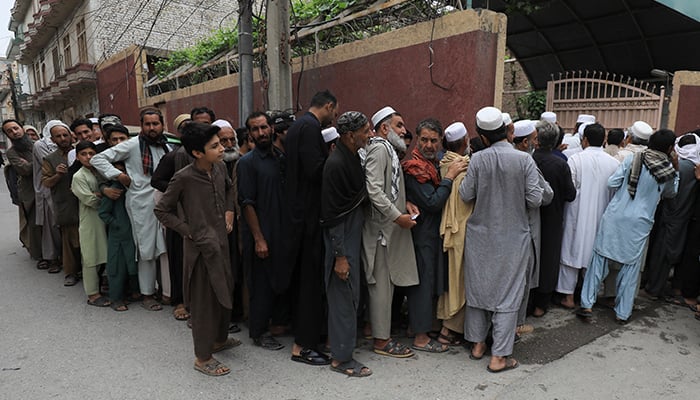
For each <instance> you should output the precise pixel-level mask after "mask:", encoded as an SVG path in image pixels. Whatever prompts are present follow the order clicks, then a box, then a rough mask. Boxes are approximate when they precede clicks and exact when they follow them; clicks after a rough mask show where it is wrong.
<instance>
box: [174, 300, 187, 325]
mask: <svg viewBox="0 0 700 400" xmlns="http://www.w3.org/2000/svg"><path fill="white" fill-rule="evenodd" d="M173 317H174V318H175V319H176V320H178V321H187V320H188V319H190V313H188V312H187V308H185V305H184V304H178V305H177V306H176V307H175V309H174V310H173Z"/></svg>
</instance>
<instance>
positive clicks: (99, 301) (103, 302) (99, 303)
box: [87, 296, 112, 307]
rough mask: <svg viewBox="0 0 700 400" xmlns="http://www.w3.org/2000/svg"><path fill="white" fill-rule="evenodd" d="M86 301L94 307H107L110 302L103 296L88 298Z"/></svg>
mask: <svg viewBox="0 0 700 400" xmlns="http://www.w3.org/2000/svg"><path fill="white" fill-rule="evenodd" d="M87 303H88V304H89V305H91V306H95V307H109V305H110V304H112V303H110V302H109V299H108V298H106V297H104V296H100V297H98V298H96V299H95V300H90V299H88V301H87Z"/></svg>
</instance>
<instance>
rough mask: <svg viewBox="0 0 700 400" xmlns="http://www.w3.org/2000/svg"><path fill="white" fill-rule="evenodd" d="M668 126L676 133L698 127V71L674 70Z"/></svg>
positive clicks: (699, 103) (699, 98) (679, 133)
mask: <svg viewBox="0 0 700 400" xmlns="http://www.w3.org/2000/svg"><path fill="white" fill-rule="evenodd" d="M669 109H670V112H669V122H668V126H669V128H670V129H673V130H674V132H676V134H677V135H682V134H684V133H687V132H689V131H692V130H695V129H698V128H700V114H698V110H700V72H698V71H676V72H675V74H674V76H673V94H672V95H671V104H670V106H669Z"/></svg>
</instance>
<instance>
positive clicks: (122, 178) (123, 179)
mask: <svg viewBox="0 0 700 400" xmlns="http://www.w3.org/2000/svg"><path fill="white" fill-rule="evenodd" d="M117 180H118V181H119V183H121V184H122V185H124V187H125V188H128V187H129V186H131V178H130V177H129V175H127V174H125V173H123V172H122V173H121V174H119V176H118V177H117Z"/></svg>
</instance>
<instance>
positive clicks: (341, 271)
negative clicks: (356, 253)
mask: <svg viewBox="0 0 700 400" xmlns="http://www.w3.org/2000/svg"><path fill="white" fill-rule="evenodd" d="M333 271H335V274H336V275H338V278H340V280H343V281H346V280H347V279H348V277H349V276H350V264H348V258H347V257H344V256H343V257H336V258H335V266H334V267H333Z"/></svg>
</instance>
